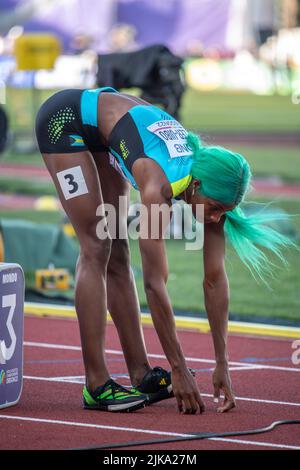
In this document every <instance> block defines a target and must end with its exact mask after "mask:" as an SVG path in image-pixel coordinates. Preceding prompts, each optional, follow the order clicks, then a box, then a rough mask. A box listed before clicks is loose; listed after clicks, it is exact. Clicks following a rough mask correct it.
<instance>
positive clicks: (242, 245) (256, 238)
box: [187, 133, 298, 282]
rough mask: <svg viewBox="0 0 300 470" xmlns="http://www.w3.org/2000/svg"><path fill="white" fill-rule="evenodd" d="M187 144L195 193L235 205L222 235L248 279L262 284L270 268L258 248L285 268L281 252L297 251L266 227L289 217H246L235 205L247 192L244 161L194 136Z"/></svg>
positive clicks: (248, 179) (258, 214) (263, 213)
mask: <svg viewBox="0 0 300 470" xmlns="http://www.w3.org/2000/svg"><path fill="white" fill-rule="evenodd" d="M187 142H188V144H189V146H190V147H191V149H192V151H193V165H192V176H193V178H195V179H196V180H199V181H201V186H200V189H199V192H200V193H201V194H202V195H204V196H206V197H209V198H211V199H214V200H216V201H219V202H222V203H223V204H226V205H232V204H235V205H236V207H235V209H233V210H232V211H228V212H226V221H225V225H224V230H225V233H226V235H227V237H228V239H229V241H230V242H231V244H232V246H233V248H234V249H235V251H236V252H237V254H238V256H239V257H240V259H241V261H242V262H243V263H244V264H245V265H246V266H247V268H248V269H249V270H250V271H251V273H252V275H253V276H254V277H256V275H258V277H259V278H260V279H261V280H262V281H264V282H265V275H270V276H272V275H273V268H274V264H273V263H272V262H271V261H270V260H269V259H268V257H267V256H266V254H265V253H264V252H263V251H262V250H261V249H260V248H259V246H261V247H264V248H268V249H269V250H270V251H271V252H273V253H274V254H275V255H276V256H277V257H278V258H279V259H280V260H281V262H282V263H283V264H285V265H286V264H287V262H286V260H285V258H284V256H283V254H282V252H281V249H282V248H285V247H294V248H298V247H297V246H296V245H295V244H294V243H293V242H292V240H290V238H288V237H287V236H285V235H283V234H281V233H279V232H277V231H276V230H275V229H273V228H271V227H270V226H268V225H266V224H268V223H270V222H274V221H278V220H287V219H289V218H290V217H291V216H290V215H288V214H284V213H282V212H276V211H273V212H272V213H268V212H266V211H264V210H259V211H258V212H256V213H255V214H253V215H249V216H246V214H245V213H244V212H243V210H242V209H241V207H240V206H239V204H240V203H241V202H242V201H243V200H244V198H245V195H246V194H247V192H248V191H249V189H250V182H251V177H252V175H251V171H250V167H249V164H248V163H247V161H246V160H245V158H244V157H243V156H242V155H240V154H238V153H234V152H232V151H230V150H227V149H225V148H223V147H216V146H208V147H204V146H202V144H201V141H200V139H199V137H198V136H196V135H195V134H192V133H189V134H188V136H187Z"/></svg>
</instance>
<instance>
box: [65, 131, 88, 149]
mask: <svg viewBox="0 0 300 470" xmlns="http://www.w3.org/2000/svg"><path fill="white" fill-rule="evenodd" d="M69 137H70V143H71V147H84V145H85V144H84V142H83V138H82V137H81V135H76V134H71V135H70V136H69Z"/></svg>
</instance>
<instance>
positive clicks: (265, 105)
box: [0, 0, 300, 325]
mask: <svg viewBox="0 0 300 470" xmlns="http://www.w3.org/2000/svg"><path fill="white" fill-rule="evenodd" d="M98 86H113V87H115V88H117V89H119V90H124V89H125V90H126V91H129V92H130V93H133V94H136V95H139V96H143V97H144V98H145V99H147V100H148V101H150V102H152V103H154V104H156V105H158V106H161V107H164V108H165V109H166V110H167V111H168V112H170V113H171V114H172V115H174V116H176V117H178V118H179V119H180V120H181V121H182V123H183V125H184V126H185V127H186V128H188V129H190V130H193V131H195V132H197V133H198V134H199V135H200V136H201V137H202V139H203V140H204V141H205V142H207V143H208V144H220V145H223V146H226V147H228V148H231V149H233V150H235V151H238V152H240V153H242V154H243V155H244V156H245V157H246V158H247V159H248V161H249V163H250V165H251V168H252V172H253V175H254V179H253V189H252V191H251V193H250V194H249V195H248V197H247V203H246V204H245V210H247V211H249V212H250V211H251V210H252V209H253V207H257V205H258V204H261V203H269V202H270V201H274V202H273V204H272V205H271V206H269V207H268V210H272V208H273V207H276V208H277V209H278V208H280V209H281V210H282V211H286V212H288V213H290V214H295V215H298V216H295V217H294V218H293V219H292V221H291V222H285V223H283V224H280V226H279V227H276V228H279V229H280V230H281V231H283V232H284V233H286V234H288V235H289V236H291V237H292V238H293V239H294V241H295V242H296V243H299V238H300V237H299V233H300V218H299V214H300V165H299V163H300V0H164V1H163V2H162V1H161V0H101V1H97V0H84V1H83V0H1V1H0V227H1V232H0V233H1V236H0V261H1V260H2V261H3V260H5V261H6V262H19V263H20V264H21V265H22V266H23V268H24V270H25V275H26V285H27V288H26V299H27V300H37V301H43V300H45V301H47V302H50V301H51V302H60V303H61V302H65V303H70V304H72V302H73V274H74V266H75V260H76V256H77V253H78V245H77V242H76V239H75V237H74V233H73V231H72V227H70V225H69V224H68V221H67V220H66V218H65V215H64V214H63V212H62V209H61V207H60V204H59V202H58V200H57V198H56V191H55V189H54V185H53V183H52V182H51V181H50V178H49V176H48V173H47V171H46V169H45V167H44V164H43V161H42V159H41V156H40V155H39V154H38V152H37V147H36V143H35V136H34V119H35V115H36V112H37V110H38V108H39V106H40V104H41V103H42V102H43V101H44V100H45V99H46V98H47V97H48V96H49V95H51V94H52V93H53V92H54V91H56V90H59V89H63V88H94V87H98ZM131 197H132V207H134V204H137V203H138V194H137V193H136V192H135V191H132V193H131ZM175 230H176V227H173V228H172V229H171V235H172V233H173V234H174V231H175ZM199 230H201V227H200V228H199ZM130 243H131V250H132V268H133V271H134V273H135V276H136V281H137V286H138V291H139V296H140V300H141V305H142V308H143V310H145V309H146V308H147V307H146V300H145V295H144V292H143V280H142V271H141V263H140V256H139V252H138V244H137V241H133V240H131V242H130ZM167 249H168V253H169V268H170V277H169V281H168V289H169V292H170V295H171V299H172V302H173V306H174V309H175V312H176V313H180V314H181V315H185V314H188V315H191V314H192V315H198V316H199V315H200V316H203V315H205V314H204V303H203V294H202V289H201V286H202V276H203V270H202V253H201V252H197V254H195V252H193V251H186V250H185V249H184V240H175V239H172V236H171V240H169V241H168V242H167ZM285 254H286V257H287V261H288V263H289V266H288V268H285V267H284V266H280V265H279V266H278V268H277V269H276V271H275V277H274V279H269V280H268V282H269V287H266V286H265V285H264V284H262V283H257V281H255V279H253V277H252V276H251V274H250V273H249V271H248V270H247V268H245V267H244V266H243V265H242V263H241V262H240V260H239V259H238V258H237V256H236V255H235V253H234V252H233V251H232V249H231V248H230V247H228V250H227V255H226V265H227V271H228V276H229V279H230V285H231V304H230V315H231V319H238V320H241V319H242V320H247V321H251V320H254V321H265V320H266V319H267V320H268V321H270V322H274V323H276V322H278V323H281V324H293V325H300V314H299V312H300V296H299V288H300V282H299V280H300V269H299V266H300V254H299V253H297V252H296V251H290V252H286V253H285ZM274 262H275V263H276V264H278V262H277V261H276V260H274ZM254 292H255V295H254Z"/></svg>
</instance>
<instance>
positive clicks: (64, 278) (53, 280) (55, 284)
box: [35, 268, 71, 290]
mask: <svg viewBox="0 0 300 470" xmlns="http://www.w3.org/2000/svg"><path fill="white" fill-rule="evenodd" d="M35 287H36V288H37V289H42V290H67V289H70V287H71V286H70V273H69V271H68V270H67V269H55V268H53V269H38V270H37V271H36V272H35Z"/></svg>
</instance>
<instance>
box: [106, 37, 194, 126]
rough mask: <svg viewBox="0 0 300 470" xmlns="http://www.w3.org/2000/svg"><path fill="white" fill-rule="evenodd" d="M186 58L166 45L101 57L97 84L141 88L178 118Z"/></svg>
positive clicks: (117, 87)
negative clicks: (183, 58)
mask: <svg viewBox="0 0 300 470" xmlns="http://www.w3.org/2000/svg"><path fill="white" fill-rule="evenodd" d="M182 63H183V60H182V59H181V58H180V57H178V56H175V55H174V54H173V53H172V52H171V51H170V50H169V49H168V48H167V47H166V46H163V45H154V46H149V47H146V48H143V49H140V50H138V51H135V52H124V53H113V54H104V55H99V56H98V72H97V86H99V87H104V86H111V87H113V88H116V89H117V90H119V89H120V88H140V89H141V91H142V94H141V98H142V99H144V100H146V101H148V102H149V103H151V104H153V105H162V106H163V108H164V110H165V111H166V112H167V113H169V114H171V116H173V117H175V118H178V115H179V109H180V104H181V97H182V95H183V92H184V90H185V83H184V74H183V70H182Z"/></svg>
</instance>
